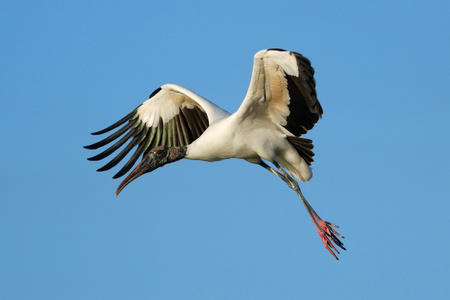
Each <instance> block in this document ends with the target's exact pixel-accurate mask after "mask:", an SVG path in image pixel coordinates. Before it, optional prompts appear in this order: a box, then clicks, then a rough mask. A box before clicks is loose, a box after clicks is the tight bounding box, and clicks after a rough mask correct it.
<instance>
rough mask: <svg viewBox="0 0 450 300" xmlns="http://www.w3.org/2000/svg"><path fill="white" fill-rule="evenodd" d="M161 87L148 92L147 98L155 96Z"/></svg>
mask: <svg viewBox="0 0 450 300" xmlns="http://www.w3.org/2000/svg"><path fill="white" fill-rule="evenodd" d="M161 89H162V88H161V87H159V88H157V89H156V90H154V91H153V93H151V94H150V96H148V99H150V98H151V97H153V96H155V95H156V94H158V93H159V92H160V91H161Z"/></svg>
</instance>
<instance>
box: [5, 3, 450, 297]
mask: <svg viewBox="0 0 450 300" xmlns="http://www.w3.org/2000/svg"><path fill="white" fill-rule="evenodd" d="M449 15H450V4H449V2H448V1H411V0H409V1H299V0H295V1H3V2H2V4H1V5H0V39H1V40H0V41H1V47H0V68H1V72H0V99H1V104H2V105H1V109H0V116H1V122H2V124H1V125H2V126H1V127H0V136H1V141H2V147H1V149H2V150H1V154H2V155H1V156H0V160H1V161H0V162H1V170H2V172H1V173H0V182H1V189H0V201H1V202H0V298H2V299H325V298H328V299H344V298H345V299H439V298H441V299H442V298H445V297H448V295H449V293H450V285H449V278H450V272H449V269H450V251H449V246H450V235H449V231H448V229H447V225H448V224H449V212H450V204H449V196H450V188H449V179H450V176H449V173H450V172H449V169H450V159H449V148H450V125H449V124H450V123H449V121H450V119H449V118H450V88H449V86H450V85H449V80H450V76H449V69H450V54H449V53H450V41H449V40H450V39H449V31H450V18H449ZM265 48H284V49H288V50H293V51H297V52H300V53H302V54H303V55H305V56H306V57H308V58H309V59H310V60H311V61H312V64H313V67H314V68H315V70H316V76H315V78H316V81H317V92H318V96H319V100H320V102H321V104H322V106H323V108H324V115H323V118H322V120H320V122H319V123H318V124H317V125H316V127H315V128H314V130H312V131H311V132H310V133H308V135H307V137H309V138H312V139H313V140H314V144H315V153H316V156H315V162H314V164H313V168H314V169H313V171H314V177H313V179H312V181H311V182H309V183H304V184H301V188H302V190H303V192H304V194H305V195H306V197H307V199H308V200H309V201H310V202H311V203H312V205H313V207H314V208H315V209H316V210H317V211H318V212H319V214H320V215H321V217H323V218H324V219H326V220H328V221H331V222H334V223H336V224H338V225H340V227H341V228H340V232H341V233H342V234H343V235H344V236H345V237H346V238H345V240H344V243H345V246H346V247H347V251H343V252H341V255H340V261H336V260H335V259H334V258H333V257H332V256H331V255H330V254H329V253H328V252H327V251H326V250H325V249H324V247H323V246H322V243H321V241H320V239H319V237H318V235H317V233H316V230H315V229H314V226H313V224H312V222H311V220H310V219H309V217H308V215H307V213H306V211H305V209H304V208H303V206H302V204H301V202H300V200H299V199H298V197H297V196H296V194H295V193H294V192H293V191H292V190H290V189H289V188H288V187H287V186H286V185H285V184H284V183H283V182H282V181H281V180H279V179H278V178H276V177H275V176H273V175H272V174H270V173H269V172H267V171H265V170H264V169H263V168H261V167H258V166H255V165H251V164H249V163H247V162H245V161H239V160H228V161H222V162H216V163H206V162H198V161H187V160H185V161H181V162H177V163H175V164H171V165H169V166H166V167H164V168H162V169H158V170H157V171H156V172H154V173H151V174H147V175H145V176H143V177H142V178H140V179H138V180H137V181H135V182H133V183H132V184H131V185H129V186H128V187H127V188H126V189H125V190H124V191H123V192H122V194H121V195H120V196H119V197H115V196H114V191H115V189H116V187H117V186H118V184H119V183H120V180H113V179H111V177H112V176H113V175H114V174H115V172H114V171H117V170H118V168H115V169H113V170H112V171H109V172H105V173H98V172H96V171H95V170H96V169H97V168H99V167H100V166H102V165H103V164H102V163H98V162H97V163H96V162H89V161H87V160H86V158H87V157H89V156H92V155H94V154H95V153H98V152H94V151H89V150H86V149H83V148H82V146H84V145H87V144H91V143H93V142H95V141H97V140H98V138H96V137H93V136H91V135H90V134H89V133H90V132H93V131H96V130H100V129H102V128H104V127H106V126H108V125H110V124H112V123H113V122H115V121H116V120H118V119H119V118H121V117H123V116H124V115H125V114H127V113H129V112H130V111H131V110H132V109H134V108H135V107H136V106H137V105H139V104H140V103H141V102H142V101H143V100H145V99H147V98H148V96H149V94H150V93H151V92H152V91H153V90H154V89H156V88H157V87H158V86H160V85H162V84H164V83H177V84H180V85H183V86H186V87H188V88H190V89H192V90H194V91H196V92H197V93H199V94H200V95H202V96H204V97H206V98H208V99H210V100H211V101H213V102H214V103H216V104H218V105H219V106H221V107H223V108H224V109H226V110H228V111H230V112H234V111H235V110H236V109H237V108H238V107H239V105H240V103H241V101H242V99H243V98H244V96H245V93H246V91H247V87H248V84H249V81H250V75H251V70H252V65H253V55H254V54H255V53H256V52H257V51H258V50H261V49H265Z"/></svg>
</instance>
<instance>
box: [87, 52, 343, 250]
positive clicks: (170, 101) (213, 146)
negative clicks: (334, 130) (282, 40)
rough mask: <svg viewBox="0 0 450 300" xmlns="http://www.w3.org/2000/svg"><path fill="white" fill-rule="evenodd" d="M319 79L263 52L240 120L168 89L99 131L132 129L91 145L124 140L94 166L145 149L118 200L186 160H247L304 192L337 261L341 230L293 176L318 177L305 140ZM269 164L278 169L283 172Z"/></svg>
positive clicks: (291, 60)
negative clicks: (146, 177) (140, 181)
mask: <svg viewBox="0 0 450 300" xmlns="http://www.w3.org/2000/svg"><path fill="white" fill-rule="evenodd" d="M313 74H314V69H313V68H312V67H311V64H310V62H309V60H308V59H306V58H305V57H303V56H302V55H300V54H298V53H295V52H289V51H284V50H281V49H268V50H262V51H259V52H258V53H256V55H255V57H254V66H253V72H252V78H251V81H250V86H249V89H248V92H247V94H246V96H245V98H244V101H243V102H242V104H241V106H240V107H239V109H238V110H237V111H236V112H235V113H234V114H229V113H228V112H226V111H225V110H223V109H221V108H220V107H218V106H216V105H214V104H213V103H211V102H210V101H208V100H206V99H204V98H203V97H201V96H199V95H198V94H196V93H194V92H192V91H190V90H188V89H186V88H184V87H181V86H179V85H176V84H165V85H163V86H161V87H160V88H158V89H157V90H155V91H154V92H153V93H152V94H151V95H150V97H149V99H148V100H147V101H145V102H144V103H143V104H141V105H140V106H139V107H138V108H136V109H135V110H134V111H133V112H131V113H130V114H128V115H127V116H125V117H124V118H123V119H121V120H120V121H118V122H117V123H115V124H113V125H111V126H110V127H108V128H106V129H104V130H102V131H99V132H96V133H93V134H102V133H105V132H108V131H110V130H113V129H115V128H117V127H119V126H121V125H123V124H125V123H126V124H125V125H124V126H123V127H121V128H120V129H118V130H117V131H116V132H115V133H113V134H112V135H110V136H109V137H107V138H105V139H104V140H102V141H100V142H98V143H95V144H93V145H90V146H87V147H86V148H88V149H97V148H99V147H102V146H104V145H106V144H108V143H110V142H112V141H113V140H116V139H118V138H119V137H121V136H122V137H121V138H120V139H119V140H118V141H117V142H116V143H115V144H113V145H112V146H111V147H109V148H108V149H106V150H105V151H103V152H102V153H100V154H98V155H96V156H94V157H92V158H90V160H100V159H103V158H105V157H106V156H108V155H110V154H111V153H113V152H114V151H116V150H117V149H118V148H120V147H122V146H123V145H124V144H126V143H127V142H128V144H127V145H126V146H125V147H124V148H123V150H122V151H121V152H120V153H119V154H118V155H117V156H116V157H115V158H113V159H112V160H111V161H110V162H109V163H108V164H106V165H105V166H104V167H102V168H100V169H99V171H104V170H108V169H110V168H112V167H114V166H115V165H116V164H117V163H119V162H120V161H121V160H122V159H123V158H124V157H125V156H126V155H127V154H128V153H129V152H130V151H131V150H132V149H133V148H134V147H137V149H136V151H135V152H134V154H133V155H132V156H131V158H130V159H129V160H128V162H127V163H126V164H125V165H124V166H123V167H122V169H121V170H120V171H119V172H118V173H117V174H116V175H115V176H114V177H115V178H117V177H120V176H122V175H124V174H125V173H127V172H128V171H129V170H130V169H131V167H132V166H133V165H134V164H135V162H136V160H137V159H138V158H139V157H140V156H141V155H142V157H143V158H142V161H141V163H140V164H139V165H138V166H137V167H136V168H135V169H134V170H133V171H132V172H131V173H130V174H129V175H128V177H127V178H126V179H125V180H124V181H123V182H122V184H121V185H120V186H119V188H118V190H117V192H116V194H118V193H119V192H120V191H121V190H122V189H123V188H124V187H125V186H126V185H127V184H128V183H130V182H131V181H133V180H134V179H136V178H137V177H139V176H141V175H142V174H144V173H147V172H151V171H153V170H155V169H156V168H158V167H161V166H163V165H165V164H167V163H171V162H174V161H177V160H179V159H182V158H187V159H192V160H204V161H217V160H222V159H228V158H240V159H245V160H247V161H249V162H251V163H254V164H259V165H261V166H263V167H264V168H266V169H267V170H269V171H270V172H272V173H273V174H275V175H276V176H278V177H279V178H281V179H282V180H283V181H285V182H286V183H287V184H288V185H289V187H291V188H292V189H294V191H296V192H297V194H298V195H299V196H300V198H301V199H302V201H303V203H304V205H305V207H306V209H307V211H308V213H309V214H310V216H311V218H312V220H313V221H314V224H315V226H316V228H317V230H318V232H319V234H320V236H321V238H322V241H323V242H324V245H325V247H326V248H327V249H328V250H329V251H330V252H331V253H332V254H333V255H334V257H336V258H337V256H336V255H335V253H334V252H333V251H332V250H331V248H332V249H334V250H335V251H336V252H337V253H339V252H338V251H337V249H336V248H335V247H334V245H333V244H332V242H334V243H335V244H337V245H338V246H340V247H341V248H343V244H342V243H341V242H340V241H339V239H338V238H337V237H336V235H338V236H340V237H342V236H341V235H339V234H338V233H337V232H336V231H335V230H334V229H332V228H331V227H330V226H335V225H333V224H331V223H328V222H325V221H323V220H322V219H320V217H319V216H318V215H317V213H316V212H315V211H314V210H313V209H312V207H311V206H310V205H309V203H308V202H307V201H306V199H305V198H304V197H303V195H302V193H301V191H300V188H299V186H298V183H297V182H296V181H295V180H294V179H293V178H292V177H291V176H293V177H295V178H296V179H298V180H300V181H308V180H310V179H311V176H312V172H311V168H310V164H311V162H312V161H313V159H312V157H313V156H314V153H313V152H312V148H313V145H312V141H311V140H309V139H304V138H302V137H301V135H302V134H304V133H306V132H307V131H308V130H310V129H311V128H312V127H313V126H314V124H315V123H316V122H317V121H318V120H319V118H320V117H321V115H322V113H323V111H322V107H321V105H320V103H319V101H318V100H317V94H316V90H315V81H314V77H313ZM129 140H131V141H129ZM264 161H268V162H271V163H273V164H274V165H275V166H276V168H277V169H278V171H277V170H275V169H274V168H272V167H270V166H269V165H267V164H266V163H265V162H264ZM280 165H281V166H280ZM285 170H286V171H287V172H286V171H285ZM289 174H290V175H291V176H290V175H289ZM343 249H345V248H343Z"/></svg>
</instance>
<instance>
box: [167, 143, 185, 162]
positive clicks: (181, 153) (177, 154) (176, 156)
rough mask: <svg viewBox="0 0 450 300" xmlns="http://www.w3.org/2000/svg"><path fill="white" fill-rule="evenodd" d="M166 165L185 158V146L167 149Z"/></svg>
mask: <svg viewBox="0 0 450 300" xmlns="http://www.w3.org/2000/svg"><path fill="white" fill-rule="evenodd" d="M168 151H169V153H168V156H167V163H172V162H175V161H178V160H180V159H182V158H184V157H185V156H186V152H187V146H177V147H169V149H168Z"/></svg>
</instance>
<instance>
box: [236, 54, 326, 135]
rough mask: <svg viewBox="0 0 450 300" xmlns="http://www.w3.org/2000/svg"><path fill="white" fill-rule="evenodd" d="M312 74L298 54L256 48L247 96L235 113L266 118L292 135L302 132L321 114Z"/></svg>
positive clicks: (311, 70)
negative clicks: (257, 49)
mask: <svg viewBox="0 0 450 300" xmlns="http://www.w3.org/2000/svg"><path fill="white" fill-rule="evenodd" d="M313 75H314V69H313V68H312V67H311V63H310V61H309V60H308V59H307V58H306V57H303V56H302V55H301V54H299V53H296V52H290V51H285V50H281V49H268V50H262V51H259V52H258V53H256V54H255V58H254V65H253V73H252V79H251V81H250V86H249V89H248V92H247V95H246V97H245V99H244V101H243V103H242V105H241V107H240V108H239V110H238V111H237V112H236V114H238V115H239V116H241V117H243V118H264V117H268V118H269V119H270V121H272V122H274V123H276V124H278V125H280V126H282V127H283V128H284V129H285V130H287V131H288V132H290V133H291V134H292V135H294V136H300V135H302V134H305V133H306V132H307V131H308V130H310V129H312V128H313V127H314V124H315V123H317V121H318V120H319V118H320V117H321V116H322V113H323V110H322V107H321V106H320V103H319V100H317V93H316V89H315V86H316V82H315V80H314V77H313Z"/></svg>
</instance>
